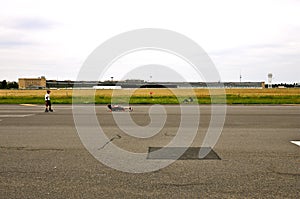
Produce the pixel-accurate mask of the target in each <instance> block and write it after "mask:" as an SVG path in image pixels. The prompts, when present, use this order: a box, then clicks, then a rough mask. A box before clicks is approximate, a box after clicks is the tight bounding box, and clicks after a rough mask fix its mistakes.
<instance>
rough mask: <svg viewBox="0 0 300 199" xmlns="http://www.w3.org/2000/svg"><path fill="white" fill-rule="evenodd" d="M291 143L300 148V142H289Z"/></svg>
mask: <svg viewBox="0 0 300 199" xmlns="http://www.w3.org/2000/svg"><path fill="white" fill-rule="evenodd" d="M291 143H293V144H296V145H298V146H300V141H291Z"/></svg>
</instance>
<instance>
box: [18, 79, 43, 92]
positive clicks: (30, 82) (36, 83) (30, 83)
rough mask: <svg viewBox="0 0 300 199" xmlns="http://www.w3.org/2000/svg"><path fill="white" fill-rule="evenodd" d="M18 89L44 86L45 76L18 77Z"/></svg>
mask: <svg viewBox="0 0 300 199" xmlns="http://www.w3.org/2000/svg"><path fill="white" fill-rule="evenodd" d="M18 83H19V89H39V88H46V78H45V77H44V76H42V77H38V78H19V82H18Z"/></svg>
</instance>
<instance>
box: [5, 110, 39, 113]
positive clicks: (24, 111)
mask: <svg viewBox="0 0 300 199" xmlns="http://www.w3.org/2000/svg"><path fill="white" fill-rule="evenodd" d="M28 112H30V113H40V112H43V111H40V110H39V111H36V110H34V111H33V110H13V111H9V110H0V113H28Z"/></svg>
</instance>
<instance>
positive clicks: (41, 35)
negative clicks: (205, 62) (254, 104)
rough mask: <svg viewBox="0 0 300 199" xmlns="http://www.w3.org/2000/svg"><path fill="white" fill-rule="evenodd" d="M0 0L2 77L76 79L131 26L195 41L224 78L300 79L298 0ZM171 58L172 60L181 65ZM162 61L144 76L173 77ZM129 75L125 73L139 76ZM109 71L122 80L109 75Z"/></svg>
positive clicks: (222, 78) (252, 79)
mask: <svg viewBox="0 0 300 199" xmlns="http://www.w3.org/2000/svg"><path fill="white" fill-rule="evenodd" d="M0 1H1V4H0V5H1V6H0V71H1V73H0V80H4V79H6V80H9V81H16V80H17V79H18V78H19V77H38V76H42V75H44V76H46V78H47V79H58V80H75V79H76V77H77V73H78V71H79V69H80V67H81V65H82V64H83V62H84V61H85V59H86V58H87V56H88V55H89V54H90V53H91V52H92V51H93V50H94V49H95V48H96V47H97V46H99V45H100V44H101V43H102V42H104V41H106V40H107V39H109V38H111V37H113V36H115V35H117V34H120V33H122V32H126V31H130V30H133V29H139V28H162V29H169V30H173V31H176V32H178V33H181V34H183V35H185V36H187V37H189V38H190V39H192V40H194V41H195V42H197V43H198V44H199V45H200V46H201V47H202V48H203V49H204V50H205V51H206V52H207V53H208V55H209V56H210V57H211V59H212V61H213V62H214V63H215V65H216V67H217V69H218V71H219V73H220V76H221V81H239V80H240V78H239V77H240V73H241V75H242V81H267V74H268V73H272V74H273V76H274V80H273V81H274V82H287V83H294V82H300V12H299V10H300V1H297V0H282V1H278V0H272V1H271V0H270V1H268V0H265V1H264V0H249V1H239V0H236V1H233V0H226V1H221V0H220V1H216V0H211V1H200V0H195V1H192V0H191V1H183V0H182V1H175V0H151V1H142V0H126V1H125V0H122V1H115V0H110V1H90V0H85V1H75V2H74V1H58V0H51V1H50V0H49V1H48V0H44V1H39V0H36V1H33V0H26V1H24V0H9V1H6V0H0ZM149 56H152V55H149ZM136 57H137V58H138V56H136ZM158 57H161V56H157V57H156V58H158ZM154 58H155V57H154ZM173 61H176V59H174V60H172V61H170V63H169V65H172V64H174V65H176V64H177V65H178V63H179V61H178V62H177V63H174V62H173ZM160 62H161V60H159V59H157V60H156V62H153V63H149V64H155V65H154V66H152V67H149V69H148V70H147V71H149V77H146V76H147V74H146V76H141V78H145V80H147V79H149V78H150V76H151V80H152V81H161V80H166V81H167V80H174V79H172V78H170V79H168V77H167V76H162V75H159V74H158V73H157V71H159V70H155V69H157V68H158V67H159V65H161V63H160ZM127 64H128V63H127ZM118 65H119V66H120V67H121V68H122V69H120V70H119V71H120V73H122V72H124V70H125V73H127V72H128V71H126V70H127V69H126V67H125V64H124V65H123V66H122V62H121V61H120V62H119V63H118ZM124 67H125V69H124ZM162 68H163V70H161V71H162V73H163V72H164V71H165V68H164V67H162ZM150 69H153V73H151V70H150ZM114 73H115V72H114ZM150 73H151V74H150ZM156 73H157V74H156ZM132 74H136V76H130V75H129V76H128V74H127V76H128V77H130V78H135V77H136V78H139V76H138V74H142V73H139V72H136V70H134V71H133V73H132ZM112 75H113V76H114V77H115V79H118V78H121V77H122V74H108V75H107V78H109V77H110V76H112ZM144 75H145V74H144ZM175 76H176V75H175ZM187 77H188V80H189V81H197V79H195V78H194V77H193V76H189V75H187ZM162 78H163V79H162ZM189 78H190V79H189Z"/></svg>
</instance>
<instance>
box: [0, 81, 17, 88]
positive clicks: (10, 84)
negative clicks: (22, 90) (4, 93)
mask: <svg viewBox="0 0 300 199" xmlns="http://www.w3.org/2000/svg"><path fill="white" fill-rule="evenodd" d="M18 88H19V84H18V83H17V82H15V81H13V82H7V81H6V80H3V81H0V89H18Z"/></svg>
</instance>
